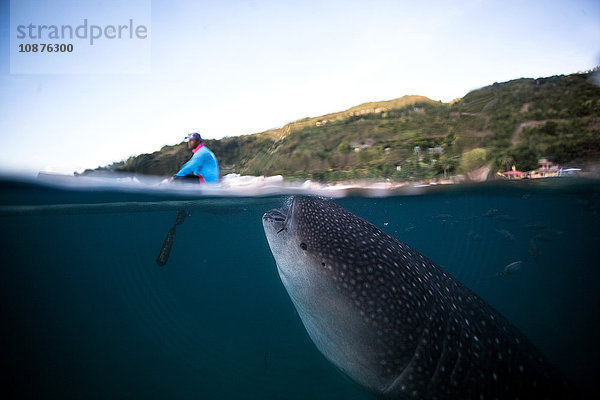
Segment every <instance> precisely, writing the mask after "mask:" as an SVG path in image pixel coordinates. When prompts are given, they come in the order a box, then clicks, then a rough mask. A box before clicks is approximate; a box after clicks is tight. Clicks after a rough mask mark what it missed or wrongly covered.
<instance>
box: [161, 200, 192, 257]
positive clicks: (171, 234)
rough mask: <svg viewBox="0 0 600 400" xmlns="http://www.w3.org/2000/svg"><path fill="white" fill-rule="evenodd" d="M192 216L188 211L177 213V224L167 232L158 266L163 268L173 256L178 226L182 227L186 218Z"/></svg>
mask: <svg viewBox="0 0 600 400" xmlns="http://www.w3.org/2000/svg"><path fill="white" fill-rule="evenodd" d="M190 215H192V214H191V213H190V212H188V211H186V210H179V212H178V213H177V216H176V217H175V222H173V226H172V227H171V229H169V231H168V232H167V236H166V237H165V241H164V242H163V245H162V247H161V248H160V252H159V253H158V257H156V264H158V266H159V267H163V266H164V265H165V264H166V263H167V261H168V260H169V255H170V254H171V247H173V242H174V241H175V233H176V227H177V225H181V224H182V223H183V221H184V220H185V218H186V217H188V216H190Z"/></svg>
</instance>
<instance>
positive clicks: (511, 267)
mask: <svg viewBox="0 0 600 400" xmlns="http://www.w3.org/2000/svg"><path fill="white" fill-rule="evenodd" d="M522 266H523V261H515V262H511V263H510V264H508V265H507V266H505V267H504V268H503V269H502V271H501V272H498V273H497V274H496V276H506V275H509V274H512V273H513V272H516V271H519V270H520V269H521V267H522Z"/></svg>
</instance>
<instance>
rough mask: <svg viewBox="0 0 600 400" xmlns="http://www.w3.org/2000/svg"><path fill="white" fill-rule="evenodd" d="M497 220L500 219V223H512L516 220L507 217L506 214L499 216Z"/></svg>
mask: <svg viewBox="0 0 600 400" xmlns="http://www.w3.org/2000/svg"><path fill="white" fill-rule="evenodd" d="M496 219H498V220H499V221H506V222H511V221H514V220H515V218H514V217H511V216H510V215H506V214H502V215H498V216H497V217H496Z"/></svg>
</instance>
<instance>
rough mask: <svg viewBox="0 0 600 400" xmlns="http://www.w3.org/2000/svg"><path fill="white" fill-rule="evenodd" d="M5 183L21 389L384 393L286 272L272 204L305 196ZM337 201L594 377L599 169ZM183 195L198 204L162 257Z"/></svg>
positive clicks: (13, 377) (11, 357)
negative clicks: (295, 296)
mask: <svg viewBox="0 0 600 400" xmlns="http://www.w3.org/2000/svg"><path fill="white" fill-rule="evenodd" d="M0 193H1V195H0V228H1V241H0V243H1V246H2V247H1V253H0V254H1V259H2V262H1V265H2V279H0V298H1V302H0V313H1V318H2V320H1V321H2V329H1V333H0V338H1V343H2V357H1V358H0V359H1V360H2V361H1V362H2V364H3V365H2V370H3V371H4V373H3V374H2V375H1V378H0V380H1V381H2V391H4V392H5V394H6V393H11V398H14V397H16V398H86V399H95V398H98V399H106V398H148V399H154V398H156V399H159V398H160V399H164V398H169V399H192V398H193V399H198V398H206V399H213V398H218V399H267V398H278V399H332V398H344V399H363V398H373V395H371V394H370V393H368V392H367V391H365V390H364V389H362V388H361V387H360V386H358V385H357V384H355V383H353V382H352V381H351V380H349V379H348V378H346V377H345V376H343V375H342V373H340V372H339V371H338V370H337V369H336V368H335V367H334V366H333V365H332V364H330V363H329V362H328V361H327V360H326V359H325V358H324V357H323V356H322V355H321V354H320V353H319V351H318V350H317V348H316V347H315V346H314V345H313V343H312V342H311V340H310V338H309V337H308V335H307V333H306V332H305V330H304V328H303V326H302V322H301V321H300V319H299V317H298V314H297V313H296V312H295V310H294V307H293V305H292V303H291V301H290V299H289V298H288V295H287V293H286V291H285V289H284V287H283V285H282V284H281V281H280V279H279V276H278V274H277V269H276V266H275V261H274V259H273V257H272V254H271V252H270V250H269V246H268V244H267V241H266V239H265V236H264V233H263V228H262V222H261V217H262V215H263V213H265V212H266V211H268V210H270V209H272V208H276V207H280V206H281V205H282V203H283V202H284V201H285V200H286V199H287V198H288V195H287V194H285V193H281V194H277V195H271V196H267V197H252V196H246V197H219V196H214V195H213V196H204V197H202V196H198V195H193V194H190V193H188V194H183V195H182V194H181V193H177V194H170V193H169V192H160V193H159V192H156V191H149V192H144V191H143V190H135V191H127V190H120V189H118V188H92V187H85V186H84V187H76V186H73V185H70V186H64V187H62V186H60V185H47V184H42V183H38V182H36V181H35V180H33V181H31V180H19V179H14V178H3V179H1V180H0ZM333 201H335V202H336V203H338V204H340V205H341V206H343V207H344V208H346V209H348V210H350V211H352V212H353V213H355V214H357V215H359V216H361V217H363V218H365V219H366V220H368V221H370V222H371V223H373V224H375V225H377V226H378V227H380V228H381V229H383V230H384V231H386V232H388V233H389V234H391V235H393V236H395V237H397V238H399V239H400V240H401V241H403V242H405V243H407V244H408V245H410V246H412V247H414V248H415V249H417V250H418V251H420V252H421V253H423V254H424V255H426V256H427V257H429V258H430V259H432V260H433V261H435V262H436V263H438V264H439V265H441V266H442V267H443V268H445V269H446V270H447V271H449V272H451V273H452V274H453V275H454V276H456V277H457V278H458V279H459V280H460V281H461V282H462V283H464V284H465V285H466V286H468V287H469V288H471V289H472V290H474V291H475V292H476V293H477V294H478V295H480V296H481V297H482V298H483V299H484V300H486V301H487V302H488V303H490V304H491V305H492V306H493V307H495V308H496V309H497V310H498V311H500V312H501V313H502V314H504V315H505V316H506V317H507V318H508V319H509V320H510V321H511V322H512V323H513V324H515V325H516V326H517V327H518V328H519V329H520V330H521V331H522V332H523V333H524V334H525V335H526V336H527V337H528V338H529V339H530V340H531V341H532V342H533V343H534V344H535V345H536V346H537V347H538V348H539V349H540V350H541V351H542V352H543V353H544V354H545V355H546V356H547V357H548V358H549V359H550V360H551V361H552V362H553V364H555V366H556V367H557V368H558V369H559V370H561V371H562V372H563V373H564V374H565V375H566V376H568V377H569V378H570V379H571V380H572V381H573V382H574V383H575V384H576V386H577V387H578V388H579V389H580V390H581V391H582V393H584V394H590V393H593V391H594V386H595V384H596V382H597V381H598V379H600V373H599V368H598V360H600V346H599V343H598V341H599V340H600V313H599V310H600V285H599V282H600V270H599V266H600V263H599V262H598V260H599V255H600V232H599V229H598V228H599V226H600V224H599V223H600V184H599V183H598V182H597V181H581V180H564V179H562V178H560V179H550V180H546V181H538V182H503V183H502V184H486V185H479V186H450V187H444V188H427V189H426V190H424V191H423V192H422V194H419V195H395V196H389V197H377V198H370V197H360V196H353V197H345V198H339V199H335V200H333ZM181 209H185V210H186V211H188V212H190V214H191V215H190V216H188V217H187V218H186V219H185V221H184V222H183V223H182V224H180V225H178V226H177V228H176V236H175V238H174V242H173V247H172V251H171V254H170V257H169V259H168V262H167V264H166V265H165V266H163V267H159V266H157V263H156V259H157V255H158V253H159V250H160V248H161V245H162V244H163V241H164V240H165V236H166V235H167V232H168V231H169V229H170V228H171V227H172V226H173V223H174V220H175V217H176V215H177V213H178V211H179V210H181ZM518 261H520V262H518ZM515 262H517V263H516V264H513V265H512V266H510V267H507V268H506V269H505V267H506V266H509V265H510V264H511V263H515Z"/></svg>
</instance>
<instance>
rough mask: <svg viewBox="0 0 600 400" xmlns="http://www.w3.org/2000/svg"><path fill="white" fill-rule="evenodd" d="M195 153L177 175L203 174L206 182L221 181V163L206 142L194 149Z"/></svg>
mask: <svg viewBox="0 0 600 400" xmlns="http://www.w3.org/2000/svg"><path fill="white" fill-rule="evenodd" d="M192 151H193V152H194V155H193V156H192V158H190V160H189V161H188V162H186V163H185V164H183V166H182V167H181V169H180V170H179V172H177V173H176V174H175V176H186V175H191V174H193V175H197V176H202V179H204V182H206V183H219V163H218V162H217V158H216V157H215V155H214V154H213V152H212V151H210V150H209V149H208V147H206V146H204V143H200V144H199V145H198V147H196V148H195V149H194V150H192Z"/></svg>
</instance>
